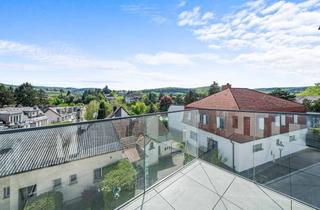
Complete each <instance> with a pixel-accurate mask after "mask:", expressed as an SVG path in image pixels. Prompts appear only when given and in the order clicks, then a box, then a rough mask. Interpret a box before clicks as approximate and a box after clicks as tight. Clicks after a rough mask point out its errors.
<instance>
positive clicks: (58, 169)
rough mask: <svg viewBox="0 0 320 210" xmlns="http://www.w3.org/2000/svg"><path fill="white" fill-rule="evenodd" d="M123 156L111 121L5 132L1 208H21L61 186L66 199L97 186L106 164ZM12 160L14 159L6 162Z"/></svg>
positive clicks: (0, 144)
mask: <svg viewBox="0 0 320 210" xmlns="http://www.w3.org/2000/svg"><path fill="white" fill-rule="evenodd" d="M120 159H123V155H122V147H121V144H120V141H119V138H118V135H117V133H116V131H115V128H114V127H113V125H112V122H97V123H90V124H81V125H77V126H75V125H69V126H63V127H55V128H51V127H48V128H42V129H37V130H33V131H29V130H17V131H16V132H14V133H12V132H11V133H10V132H7V131H3V132H2V133H1V135H0V188H1V190H2V192H5V193H3V194H1V195H0V206H1V209H12V210H18V209H19V210H20V209H23V206H24V205H25V202H26V201H27V200H29V199H30V198H31V197H33V196H36V195H40V194H42V193H45V192H48V191H52V190H58V191H61V192H62V194H63V199H64V202H68V201H71V200H73V199H76V198H78V197H80V196H81V193H82V192H83V191H84V190H85V189H87V188H89V187H94V186H96V182H97V180H98V179H100V178H101V176H102V168H103V167H105V166H107V165H109V164H112V163H114V162H116V161H118V160H120ZM8 160H10V161H8Z"/></svg>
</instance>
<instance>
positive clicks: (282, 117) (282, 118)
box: [281, 115, 286, 126]
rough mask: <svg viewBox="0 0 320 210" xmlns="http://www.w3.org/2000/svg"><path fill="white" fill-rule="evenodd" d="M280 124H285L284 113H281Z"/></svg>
mask: <svg viewBox="0 0 320 210" xmlns="http://www.w3.org/2000/svg"><path fill="white" fill-rule="evenodd" d="M281 125H282V126H285V125H286V116H285V115H281Z"/></svg>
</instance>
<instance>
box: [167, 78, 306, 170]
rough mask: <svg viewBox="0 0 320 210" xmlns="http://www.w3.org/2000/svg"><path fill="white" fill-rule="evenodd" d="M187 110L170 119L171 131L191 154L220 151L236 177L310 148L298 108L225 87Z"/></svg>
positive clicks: (274, 98)
mask: <svg viewBox="0 0 320 210" xmlns="http://www.w3.org/2000/svg"><path fill="white" fill-rule="evenodd" d="M185 108H186V111H185V112H184V114H180V113H169V114H168V115H169V117H168V118H169V128H170V129H171V127H172V128H173V129H177V130H180V131H182V134H181V135H182V136H183V139H184V141H185V142H186V143H187V145H190V146H188V148H192V150H190V151H189V153H192V154H193V155H196V156H204V155H206V153H208V152H210V151H213V150H218V151H219V153H220V154H221V155H222V156H223V157H224V158H225V159H226V163H225V164H226V165H227V166H228V167H230V168H231V169H233V170H235V171H237V172H242V171H245V170H249V169H250V168H252V162H253V161H254V163H255V164H256V166H258V165H262V164H264V163H266V162H268V161H273V160H276V159H278V158H281V157H283V156H286V155H288V154H291V153H294V152H297V151H301V150H303V149H305V148H306V144H305V135H306V133H307V129H306V127H307V126H306V125H307V123H308V119H307V118H306V115H303V114H301V113H304V112H305V108H304V106H303V105H302V104H299V103H295V102H291V101H287V100H284V99H280V98H276V97H273V96H270V95H267V94H264V93H260V92H257V91H255V90H251V89H247V88H232V87H231V85H230V84H227V85H225V86H223V88H222V91H221V92H219V93H216V94H213V95H210V96H208V97H206V98H204V99H202V100H199V101H196V102H193V103H191V104H188V105H186V106H185ZM188 110H190V111H188ZM233 110H234V112H232V111H233ZM181 118H182V120H181ZM179 122H180V123H179ZM252 154H254V155H252ZM253 157H254V158H255V159H254V160H253Z"/></svg>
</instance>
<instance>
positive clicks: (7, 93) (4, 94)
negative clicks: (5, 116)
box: [0, 84, 15, 107]
mask: <svg viewBox="0 0 320 210" xmlns="http://www.w3.org/2000/svg"><path fill="white" fill-rule="evenodd" d="M14 103H15V100H14V91H13V89H12V88H11V87H9V88H7V87H5V86H4V85H3V84H0V107H3V106H4V105H12V104H14Z"/></svg>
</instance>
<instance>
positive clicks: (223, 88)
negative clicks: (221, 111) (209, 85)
mask: <svg viewBox="0 0 320 210" xmlns="http://www.w3.org/2000/svg"><path fill="white" fill-rule="evenodd" d="M230 88H231V84H229V83H227V84H226V85H222V90H226V89H230Z"/></svg>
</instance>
